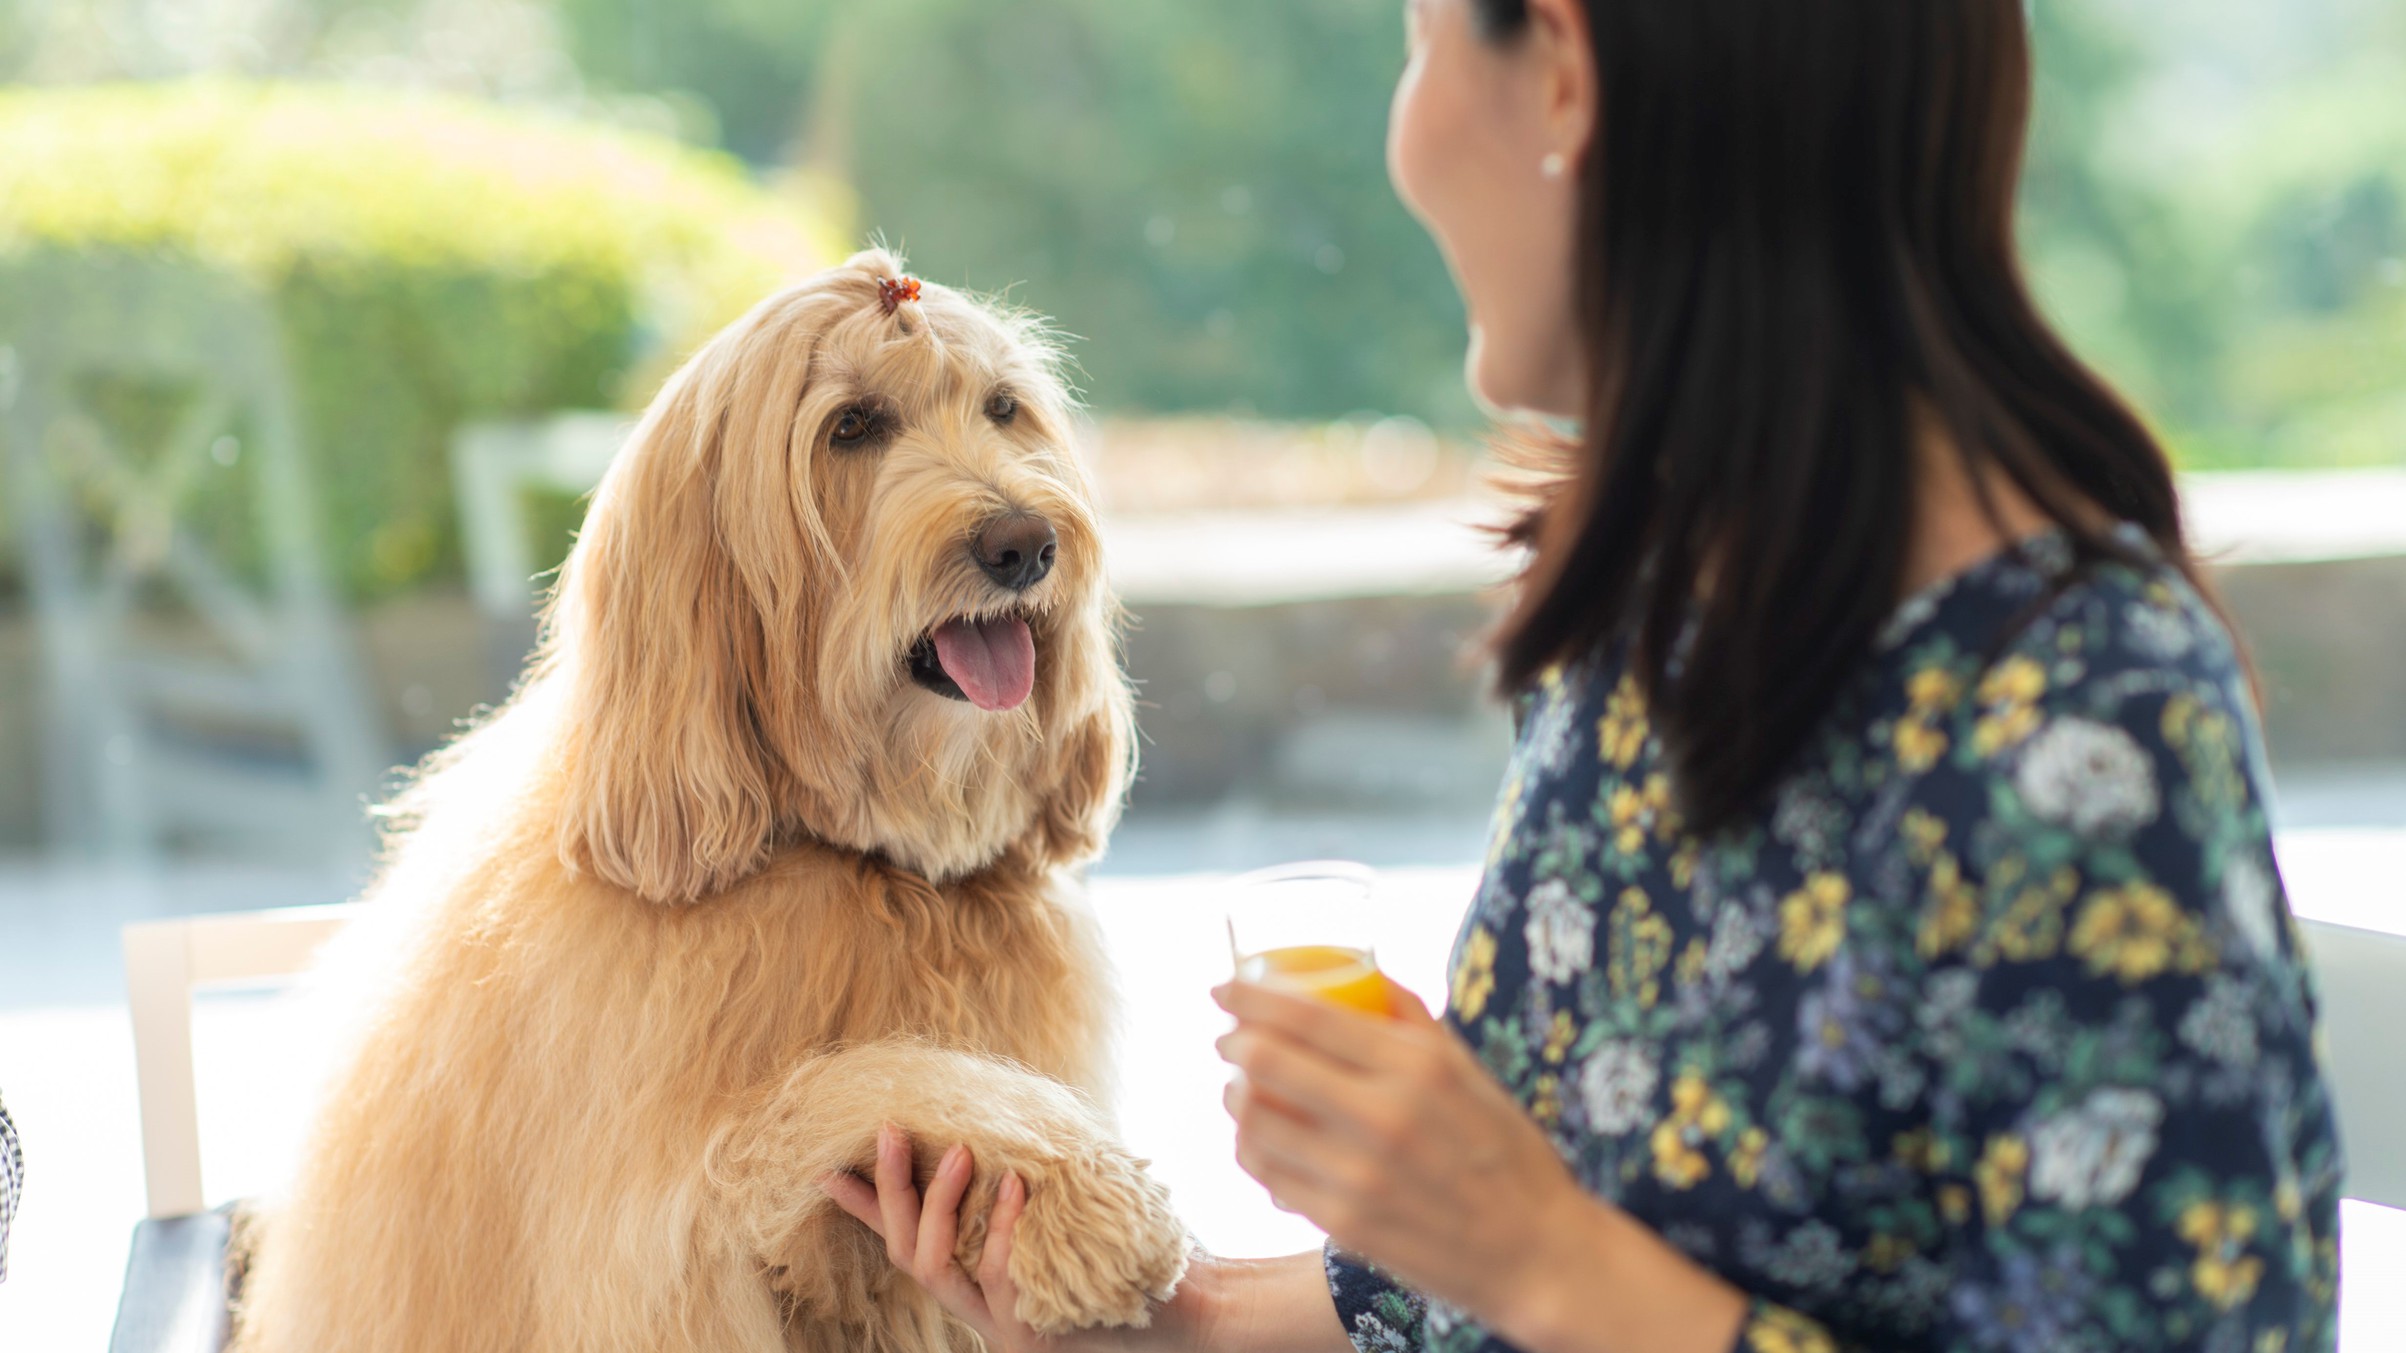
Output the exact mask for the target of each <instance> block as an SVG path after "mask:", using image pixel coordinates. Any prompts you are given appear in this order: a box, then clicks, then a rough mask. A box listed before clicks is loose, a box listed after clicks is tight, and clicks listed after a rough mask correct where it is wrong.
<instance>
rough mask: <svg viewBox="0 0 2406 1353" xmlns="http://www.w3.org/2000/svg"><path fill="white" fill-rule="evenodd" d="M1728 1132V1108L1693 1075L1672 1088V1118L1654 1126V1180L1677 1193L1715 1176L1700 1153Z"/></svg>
mask: <svg viewBox="0 0 2406 1353" xmlns="http://www.w3.org/2000/svg"><path fill="white" fill-rule="evenodd" d="M1727 1131H1729V1105H1727V1104H1725V1103H1723V1102H1722V1100H1721V1097H1720V1096H1719V1095H1716V1094H1714V1093H1713V1090H1712V1087H1711V1086H1709V1085H1706V1084H1705V1083H1704V1077H1702V1076H1700V1075H1697V1074H1696V1073H1695V1072H1694V1071H1682V1072H1680V1073H1679V1079H1678V1080H1676V1081H1674V1082H1672V1084H1671V1116H1670V1117H1668V1118H1665V1119H1664V1120H1662V1121H1661V1122H1659V1123H1657V1124H1655V1125H1654V1133H1653V1136H1652V1137H1651V1138H1650V1139H1649V1144H1650V1145H1652V1147H1653V1148H1654V1177H1655V1178H1657V1179H1659V1180H1661V1181H1662V1182H1663V1183H1664V1184H1665V1185H1667V1186H1669V1187H1671V1188H1674V1189H1692V1188H1694V1187H1696V1185H1698V1184H1700V1183H1702V1182H1704V1180H1705V1177H1706V1176H1708V1175H1710V1174H1711V1173H1712V1172H1713V1167H1712V1162H1710V1161H1708V1160H1706V1159H1705V1158H1704V1152H1703V1150H1702V1149H1701V1148H1702V1147H1703V1145H1704V1144H1705V1143H1706V1142H1709V1141H1712V1140H1714V1139H1716V1138H1718V1137H1719V1136H1720V1135H1721V1134H1722V1133H1724V1132H1727Z"/></svg>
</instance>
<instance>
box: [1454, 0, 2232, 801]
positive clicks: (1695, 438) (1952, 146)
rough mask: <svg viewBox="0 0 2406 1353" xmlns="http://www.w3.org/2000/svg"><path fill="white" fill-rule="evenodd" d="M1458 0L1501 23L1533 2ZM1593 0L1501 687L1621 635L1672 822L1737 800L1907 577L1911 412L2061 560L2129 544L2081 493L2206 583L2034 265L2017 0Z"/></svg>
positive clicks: (1808, 724)
mask: <svg viewBox="0 0 2406 1353" xmlns="http://www.w3.org/2000/svg"><path fill="white" fill-rule="evenodd" d="M1470 3H1471V4H1472V6H1473V10H1474V14H1475V17H1476V19H1477V22H1478V23H1479V24H1480V26H1481V29H1482V32H1483V35H1484V36H1485V37H1487V38H1488V39H1489V40H1492V41H1496V42H1509V41H1513V40H1515V39H1516V38H1517V37H1518V36H1519V34H1520V33H1521V31H1522V30H1523V29H1524V28H1525V27H1526V26H1527V24H1528V18H1529V16H1528V9H1527V0H1470ZM1585 7H1586V12H1587V18H1588V23H1589V29H1590V32H1591V34H1592V38H1593V45H1594V51H1595V60H1596V64H1597V74H1598V82H1599V87H1600V101H1599V106H1598V111H1597V120H1596V121H1597V128H1596V138H1595V141H1594V143H1593V144H1592V145H1591V147H1590V150H1589V154H1588V156H1587V161H1586V164H1585V166H1584V169H1583V170H1582V183H1581V185H1580V206H1579V211H1580V217H1581V220H1580V227H1579V241H1580V243H1579V249H1580V251H1581V253H1580V257H1579V259H1578V261H1577V266H1576V272H1575V276H1574V278H1573V286H1574V287H1575V289H1576V295H1575V301H1574V304H1575V305H1576V307H1577V312H1578V318H1579V323H1580V328H1581V332H1582V333H1583V334H1584V335H1585V336H1586V341H1587V344H1588V348H1589V352H1590V354H1591V360H1592V363H1593V370H1592V373H1591V377H1590V380H1591V400H1590V407H1589V410H1588V418H1587V423H1586V431H1585V436H1584V444H1583V445H1582V446H1581V447H1580V448H1579V449H1578V451H1577V452H1576V453H1575V454H1574V455H1573V456H1572V457H1571V458H1570V464H1569V465H1568V466H1567V467H1566V470H1565V472H1564V474H1563V475H1562V476H1561V477H1560V479H1559V480H1558V481H1557V482H1556V483H1555V484H1554V485H1553V486H1552V487H1551V488H1550V490H1549V491H1547V492H1546V494H1545V495H1544V497H1543V498H1542V500H1541V502H1540V505H1539V506H1538V507H1537V508H1536V510H1535V511H1534V512H1532V513H1531V514H1530V516H1529V517H1528V518H1527V519H1526V520H1524V521H1523V522H1522V523H1521V525H1520V528H1519V532H1518V533H1519V535H1520V537H1521V538H1522V539H1524V540H1525V541H1527V542H1528V543H1530V544H1531V545H1533V546H1534V547H1535V553H1534V555H1533V558H1532V561H1531V564H1530V568H1529V570H1528V573H1527V574H1526V576H1525V578H1524V579H1523V585H1522V589H1521V595H1520V598H1519V601H1518V604H1517V606H1516V608H1515V610H1514V611H1513V613H1512V614H1511V616H1510V617H1509V618H1508V620H1507V621H1506V622H1505V624H1504V625H1503V627H1502V629H1501V630H1500V631H1499V633H1498V635H1497V643H1496V651H1497V657H1498V666H1499V672H1500V678H1501V680H1502V682H1503V684H1504V685H1505V687H1506V688H1507V689H1516V688H1520V687H1522V686H1525V685H1526V684H1527V683H1528V682H1529V681H1530V680H1531V679H1532V678H1533V676H1534V675H1535V674H1536V673H1537V672H1539V671H1541V670H1542V669H1544V668H1545V667H1546V666H1547V665H1548V664H1551V663H1553V662H1556V661H1558V660H1563V659H1570V658H1576V657H1579V656H1582V655H1584V654H1587V653H1590V652H1593V651H1595V650H1596V649H1597V648H1598V647H1599V646H1601V645H1603V644H1604V643H1606V642H1608V641H1610V640H1614V639H1621V638H1625V639H1627V640H1628V641H1629V643H1630V645H1631V648H1630V661H1631V666H1632V670H1633V671H1634V672H1635V673H1636V674H1637V677H1638V679H1639V681H1640V682H1641V684H1642V686H1643V688H1644V689H1645V691H1646V694H1647V696H1648V700H1649V704H1650V706H1651V710H1652V714H1653V720H1654V724H1655V727H1656V728H1657V729H1658V730H1659V732H1660V734H1661V736H1662V739H1663V746H1664V750H1665V754H1666V755H1667V757H1668V759H1669V761H1670V765H1671V768H1672V778H1673V782H1674V784H1675V786H1676V789H1677V792H1678V795H1679V798H1680V800H1681V804H1682V807H1683V809H1684V810H1685V812H1686V813H1687V815H1688V818H1689V820H1690V821H1691V822H1692V823H1693V824H1695V825H1696V826H1697V827H1699V828H1701V829H1705V830H1711V829H1713V828H1715V827H1718V826H1722V825H1727V824H1729V823H1731V822H1732V821H1734V820H1735V819H1737V818H1739V817H1740V816H1741V815H1743V814H1744V813H1746V812H1747V811H1748V810H1749V809H1750V808H1752V807H1753V806H1755V805H1756V804H1757V803H1758V802H1759V800H1760V798H1761V796H1762V795H1763V794H1765V793H1766V792H1767V791H1768V790H1769V789H1770V787H1771V786H1772V785H1773V784H1774V783H1775V782H1776V781H1777V779H1778V778H1779V776H1780V774H1781V773H1782V772H1783V771H1784V770H1785V769H1786V768H1787V766H1788V765H1789V763H1790V762H1791V761H1792V760H1793V759H1794V757H1795V756H1796V754H1797V753H1798V751H1799V749H1800V748H1801V747H1802V746H1803V745H1804V743H1805V741H1806V739H1807V738H1808V737H1809V736H1810V735H1811V733H1812V732H1813V730H1814V728H1815V726H1816V725H1817V724H1818V723H1819V722H1820V721H1821V720H1822V719H1823V718H1824V717H1825V716H1826V715H1827V713H1828V711H1829V709H1830V707H1831V705H1832V703H1833V702H1834V701H1835V700H1836V699H1837V697H1838V695H1839V692H1840V689H1841V687H1842V686H1843V684H1844V683H1845V682H1846V681H1847V680H1848V678H1849V677H1850V676H1851V675H1852V674H1854V673H1855V672H1856V671H1857V670H1858V669H1859V668H1860V667H1861V665H1862V663H1863V661H1864V660H1865V658H1866V656H1867V655H1868V653H1869V652H1870V649H1871V644H1872V641H1873V638H1874V635H1875V634H1876V632H1877V630H1878V628H1879V626H1880V624H1881V623H1882V621H1883V620H1884V619H1885V618H1886V617H1887V615H1888V614H1889V613H1890V612H1891V610H1892V609H1893V608H1894V607H1895V606H1896V604H1897V602H1898V600H1899V596H1898V594H1899V590H1900V587H1901V585H1902V581H1903V573H1904V567H1905V562H1906V549H1907V544H1908V541H1909V539H1910V537H1911V526H1912V519H1913V513H1914V509H1915V492H1914V491H1915V487H1916V471H1915V459H1914V458H1915V454H1916V446H1917V443H1918V437H1919V434H1920V433H1921V432H1922V431H1923V430H1924V425H1923V424H1922V423H1921V422H1920V421H1919V419H1920V418H1921V417H1923V416H1924V414H1925V413H1926V416H1928V417H1930V418H1933V419H1934V420H1935V423H1936V426H1937V427H1938V428H1939V429H1942V430H1943V431H1944V432H1945V433H1946V434H1947V437H1948V439H1949V440H1950V441H1951V442H1952V444H1953V445H1954V446H1955V447H1957V448H1959V452H1960V454H1961V456H1962V457H1963V460H1964V462H1965V467H1966V469H1967V470H1968V471H1969V472H1970V474H1971V477H1972V480H1973V483H1974V484H1975V485H1976V486H1980V489H1981V493H1982V497H1983V500H1984V501H1985V500H1986V497H1987V495H1986V485H1988V484H1989V483H1990V482H1991V480H1990V476H1991V475H1992V474H1993V473H1997V472H2001V473H2002V474H2003V475H2004V476H2005V477H2006V478H2007V479H2008V480H2009V481H2010V482H2011V483H2013V484H2014V485H2016V486H2017V487H2018V488H2020V489H2021V491H2022V492H2024V493H2025V494H2027V495H2029V497H2030V499H2031V500H2032V501H2033V502H2035V503H2036V504H2037V505H2038V507H2039V508H2040V509H2041V510H2042V511H2043V512H2045V513H2046V514H2047V515H2048V516H2050V517H2052V518H2053V519H2054V520H2055V521H2057V522H2058V523H2060V524H2061V525H2062V526H2063V528H2064V530H2065V532H2066V533H2067V535H2068V536H2069V538H2070V540H2071V543H2072V545H2073V549H2074V555H2075V558H2076V560H2079V561H2082V562H2084V563H2085V562H2093V561H2095V560H2097V559H2100V558H2123V557H2128V556H2130V555H2131V554H2132V551H2131V550H2130V549H2129V548H2128V547H2126V546H2124V545H2122V544H2120V543H2118V542H2117V541H2116V540H2115V539H2114V538H2113V536H2112V535H2111V534H2110V531H2111V528H2110V527H2109V526H2105V525H2101V524H2100V523H2098V522H2096V521H2095V520H2094V517H2095V513H2094V512H2093V511H2089V510H2087V509H2088V508H2089V507H2090V506H2091V505H2093V506H2094V507H2095V508H2098V509H2103V511H2104V512H2105V513H2106V514H2109V515H2110V516H2111V517H2113V518H2115V519H2117V520H2120V521H2126V522H2131V523H2135V524H2136V525H2137V526H2138V527H2139V528H2140V529H2141V530H2143V531H2145V532H2146V534H2147V535H2148V536H2149V537H2151V538H2152V539H2153V541H2154V544H2155V546H2156V548H2157V549H2158V550H2159V551H2161V553H2162V554H2163V555H2164V557H2165V558H2166V559H2168V560H2170V561H2171V562H2172V563H2174V564H2175V565H2176V566H2177V567H2179V568H2181V569H2182V570H2183V571H2184V572H2187V573H2188V574H2189V575H2190V576H2191V578H2192V579H2193V580H2195V579H2196V571H2195V566H2194V564H2193V562H2192V561H2191V560H2190V557H2189V553H2188V549H2187V546H2186V544H2185V542H2184V541H2183V539H2182V535H2181V523H2180V513H2179V506H2178V503H2177V501H2176V499H2175V495H2174V490H2173V483H2172V472H2171V467H2170V464H2169V463H2168V461H2167V460H2166V458H2165V455H2164V452H2163V449H2162V447H2161V446H2159V445H2158V444H2157V442H2156V439H2155V438H2154V436H2153V435H2152V434H2151V433H2150V432H2149V431H2148V430H2147V428H2146V427H2145V426H2144V425H2143V424H2142V423H2141V422H2140V420H2139V419H2138V417H2137V416H2136V415H2134V414H2133V413H2132V412H2131V410H2130V409H2129V408H2128V407H2126V406H2125V405H2124V404H2123V403H2122V402H2121V401H2120V400H2119V399H2118V398H2117V397H2116V396H2115V395H2114V393H2113V392H2112V391H2111V390H2110V389H2108V388H2107V387H2106V385H2105V383H2104V382H2103V381H2102V380H2100V379H2099V378H2098V377H2097V376H2096V375H2095V374H2094V373H2092V372H2091V371H2089V370H2088V368H2086V367H2085V366H2083V365H2082V364H2081V362H2080V361H2079V359H2077V358H2076V357H2074V356H2073V355H2072V353H2071V352H2070V351H2069V350H2067V349H2066V348H2065V346H2064V344H2063V343H2062V341H2061V340H2059V339H2058V338H2057V337H2056V336H2055V334H2054V333H2053V331H2052V330H2051V329H2050V328H2049V327H2048V325H2047V323H2046V321H2045V320H2044V319H2042V318H2041V317H2040V315H2039V313H2038V310H2037V307H2036V306H2035V305H2034V304H2033V303H2032V301H2031V298H2030V293H2029V291H2028V288H2027V287H2026V286H2025V284H2024V282H2023V279H2022V273H2021V267H2020V264H2019V262H2018V260H2017V258H2016V254H2015V244H2014V231H2013V217H2014V196H2015V188H2016V185H2017V182H2018V180H2019V178H2020V174H2021V162H2022V145H2023V137H2024V131H2025V127H2026V124H2027V122H2028V118H2029V111H2030V84H2031V78H2030V76H2031V73H2030V44H2029V34H2028V31H2027V29H2026V26H2025V22H2024V17H2023V12H2022V0H1819V2H1818V3H1815V4H1810V5H1804V4H1796V3H1793V0H1679V3H1676V4H1662V3H1658V2H1657V0H1585ZM1917 410H1918V411H1921V412H1917ZM1990 515H1991V517H1992V518H1994V517H1995V516H1996V513H1995V512H1994V511H1993V510H1992V511H1991V512H1990ZM1707 570H1709V577H1710V579H1711V585H1710V586H1709V587H1699V585H1698V580H1699V578H1700V577H1701V576H1705V575H1706V573H1707ZM2201 590H2202V589H2201ZM1675 653H1676V658H1675Z"/></svg>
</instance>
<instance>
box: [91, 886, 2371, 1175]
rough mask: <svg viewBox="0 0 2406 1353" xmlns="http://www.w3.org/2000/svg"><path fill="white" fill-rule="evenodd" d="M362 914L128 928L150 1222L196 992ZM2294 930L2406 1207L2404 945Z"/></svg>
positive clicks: (2337, 1082)
mask: <svg viewBox="0 0 2406 1353" xmlns="http://www.w3.org/2000/svg"><path fill="white" fill-rule="evenodd" d="M358 912H359V904H358V903H345V904H342V905H338V906H327V907H287V908H283V909H280V910H277V911H263V912H250V913H243V914H237V915H230V916H195V917H189V918H185V919H182V920H173V921H143V922H138V923H136V924H133V925H129V926H127V927H125V981H126V989H127V994H128V996H129V997H130V998H131V1002H132V1006H133V1017H134V1066H135V1071H136V1076H137V1079H138V1081H139V1088H140V1094H141V1105H142V1164H143V1173H144V1177H145V1178H146V1180H147V1181H148V1185H149V1197H150V1215H151V1216H153V1217H180V1216H184V1215H186V1214H188V1213H193V1212H198V1211H200V1210H201V1208H202V1207H203V1206H204V1199H205V1197H206V1195H205V1194H204V1193H203V1192H202V1189H201V1159H200V1115H199V1105H198V1102H197V1100H196V1098H195V1094H194V1087H193V1080H192V993H193V990H194V988H196V987H200V986H203V985H206V984H208V983H212V982H256V981H261V980H264V979H269V978H275V977H287V976H291V975H293V974H296V973H299V972H300V971H301V970H302V969H304V968H306V967H307V966H308V965H309V961H310V959H311V957H312V956H313V955H315V954H316V953H317V951H318V948H319V946H321V945H323V944H324V943H325V942H326V941H327V940H329V939H331V938H333V936H334V934H335V932H336V931H338V930H340V929H341V928H342V927H343V926H344V925H345V924H346V923H347V922H349V921H350V920H351V918H352V917H354V916H356V915H357V914H358ZM2298 927H2299V929H2300V930H2301V931H2302V932H2303V933H2304V934H2305V937H2306V947H2307V950H2308V953H2309V954H2310V956H2311V957H2312V959H2313V962H2314V966H2315V975H2316V976H2317V978H2319V979H2320V983H2321V991H2322V1021H2323V1030H2324V1038H2325V1041H2326V1045H2327V1061H2326V1067H2327V1069H2328V1070H2329V1072H2330V1076H2331V1082H2332V1085H2333V1088H2334V1091H2335V1093H2336V1097H2337V1099H2338V1105H2339V1130H2340V1133H2341V1138H2342V1144H2343V1145H2344V1147H2345V1148H2346V1150H2347V1155H2348V1181H2347V1195H2348V1196H2349V1197H2351V1198H2361V1199H2364V1200H2365V1201H2367V1202H2374V1203H2380V1204H2382V1205H2384V1206H2387V1207H2406V1066H2401V1064H2400V1062H2399V1057H2398V1049H2397V1044H2396V1042H2395V1041H2394V1040H2396V1039H2397V1038H2398V1037H2399V1035H2400V1033H2401V1032H2406V936H2399V935H2385V934H2382V933H2380V932H2378V931H2372V930H2358V929H2356V928H2355V927H2353V926H2342V925H2331V924H2329V923H2327V922H2323V921H2309V920H2305V919H2302V918H2301V919H2300V920H2299V921H2298Z"/></svg>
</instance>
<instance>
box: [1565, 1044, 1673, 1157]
mask: <svg viewBox="0 0 2406 1353" xmlns="http://www.w3.org/2000/svg"><path fill="white" fill-rule="evenodd" d="M1661 1079H1662V1071H1661V1069H1660V1068H1659V1067H1657V1066H1656V1065H1655V1064H1654V1053H1653V1051H1652V1050H1651V1049H1649V1048H1648V1047H1646V1045H1645V1044H1643V1043H1633V1042H1631V1041H1629V1040H1628V1039H1624V1038H1615V1039H1612V1040H1610V1041H1608V1042H1606V1043H1604V1044H1602V1045H1601V1046H1599V1047H1598V1048H1597V1049H1596V1050H1595V1051H1594V1052H1593V1053H1591V1054H1590V1055H1589V1056H1588V1059H1587V1064H1586V1065H1585V1066H1582V1067H1580V1068H1579V1097H1580V1099H1581V1100H1583V1101H1585V1103H1586V1105H1587V1126H1588V1131H1590V1132H1594V1133H1599V1134H1619V1133H1624V1132H1635V1131H1636V1130H1637V1129H1639V1128H1641V1127H1644V1126H1645V1125H1646V1124H1648V1123H1650V1122H1652V1121H1654V1087H1655V1086H1656V1084H1657V1083H1659V1082H1660V1081H1661Z"/></svg>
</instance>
